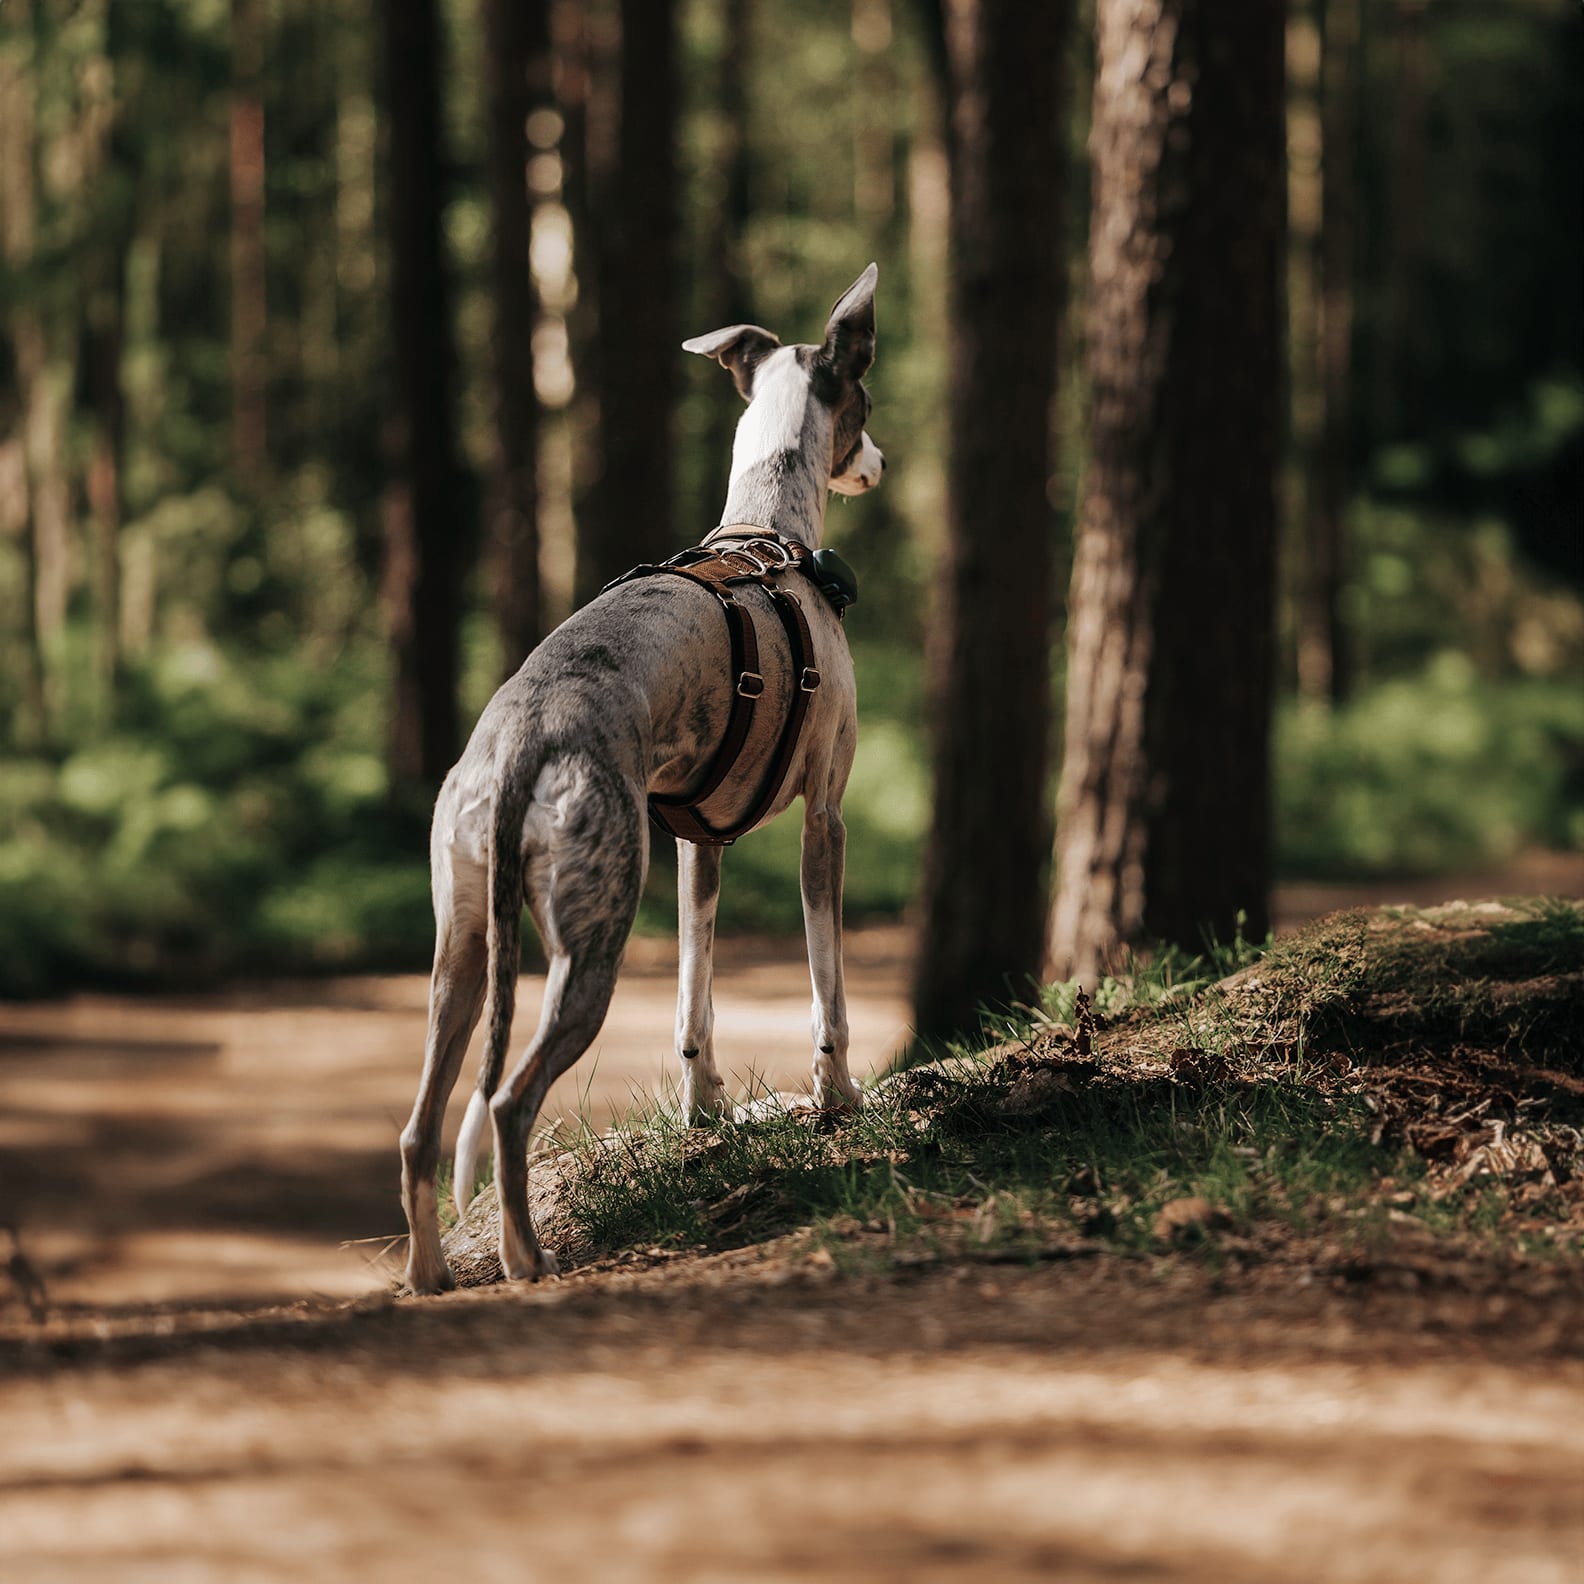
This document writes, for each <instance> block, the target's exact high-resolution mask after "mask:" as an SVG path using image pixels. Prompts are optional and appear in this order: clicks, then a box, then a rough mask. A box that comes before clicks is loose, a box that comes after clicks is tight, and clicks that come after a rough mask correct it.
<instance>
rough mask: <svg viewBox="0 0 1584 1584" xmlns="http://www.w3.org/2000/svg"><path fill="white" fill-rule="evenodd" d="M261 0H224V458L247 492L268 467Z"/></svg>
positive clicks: (263, 23) (263, 19)
mask: <svg viewBox="0 0 1584 1584" xmlns="http://www.w3.org/2000/svg"><path fill="white" fill-rule="evenodd" d="M265 27H266V17H265V7H264V0H231V456H232V462H233V465H234V466H235V468H236V472H237V478H238V480H239V481H240V483H241V484H242V486H243V487H244V488H245V489H246V490H248V491H249V492H251V493H253V494H255V495H257V494H258V493H259V492H260V491H261V490H262V488H263V485H264V480H265V472H266V468H267V464H268V430H267V424H266V389H267V378H268V364H267V361H266V356H265V337H266V335H267V332H268V311H267V307H266V298H265V276H264V85H263V76H264V49H265Z"/></svg>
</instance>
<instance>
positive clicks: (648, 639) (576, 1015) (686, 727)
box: [401, 264, 885, 1293]
mask: <svg viewBox="0 0 1584 1584" xmlns="http://www.w3.org/2000/svg"><path fill="white" fill-rule="evenodd" d="M877 273H878V272H877V271H876V268H875V266H874V265H873V264H871V265H870V266H869V268H868V269H866V270H865V271H864V272H863V274H862V275H860V276H859V277H858V279H857V280H856V281H855V282H854V283H853V284H852V286H850V287H849V288H848V290H847V291H846V292H845V293H844V294H843V295H842V297H841V299H840V300H839V301H838V302H837V304H836V306H835V308H834V309H833V310H832V311H831V316H830V321H829V323H828V324H827V325H826V327H825V339H824V341H823V343H822V344H821V345H819V346H782V345H781V343H780V341H779V340H778V339H777V338H776V337H775V336H774V335H772V334H771V333H770V332H769V331H768V330H762V329H760V328H759V327H758V326H756V325H733V326H731V327H730V328H728V329H725V330H717V331H715V332H714V333H712V334H710V335H705V336H699V337H697V338H696V339H694V340H692V341H687V342H684V343H683V345H684V347H685V349H686V350H688V351H690V352H698V353H702V354H703V355H705V356H707V357H713V358H716V359H717V360H718V361H719V362H720V363H721V364H722V365H723V366H724V367H725V368H726V369H727V370H729V371H730V373H731V375H732V377H733V379H734V380H735V381H736V385H737V389H738V391H739V392H740V394H741V395H742V397H743V399H744V400H745V401H746V402H747V403H748V410H747V412H745V413H744V414H743V417H742V419H741V421H740V422H739V423H738V426H737V435H736V441H735V444H734V446H733V450H732V469H731V484H730V487H729V489H728V491H727V499H726V509H725V512H724V513H723V515H722V519H721V521H722V524H723V525H724V526H726V527H728V528H731V527H741V526H742V525H753V526H754V527H757V528H759V529H762V530H765V531H767V532H768V533H771V534H775V535H779V536H780V537H781V538H782V539H784V540H791V541H796V542H797V543H799V544H801V545H803V546H805V547H806V548H807V549H809V550H811V551H812V550H815V549H817V548H818V547H819V543H820V537H821V534H822V532H823V529H824V525H825V506H826V500H827V492H828V491H829V490H836V491H837V492H839V493H840V494H843V495H857V494H861V493H862V492H863V491H865V490H868V489H872V488H873V487H874V486H875V485H876V484H877V483H878V482H879V481H880V474H881V471H882V469H883V468H884V466H885V459H884V458H883V457H882V456H881V454H880V452H879V450H878V449H877V448H876V447H875V445H874V443H873V442H872V441H871V440H870V439H869V436H868V435H867V434H866V433H865V432H864V424H865V422H866V420H867V418H868V415H869V395H868V392H867V391H866V390H865V389H864V386H863V376H864V374H865V373H866V372H867V371H868V369H869V366H870V364H871V363H872V362H873V359H874V290H875V280H876V276H877ZM717 531H718V530H717ZM785 576H786V577H787V579H788V580H797V579H798V574H796V573H792V572H788V573H787V574H785ZM800 581H802V582H804V583H805V584H806V580H800ZM808 592H810V593H812V586H811V585H810V586H808ZM740 598H741V602H742V603H743V604H744V605H745V606H748V607H749V608H750V610H749V614H750V617H751V619H754V625H755V628H756V630H757V634H758V639H759V644H760V665H759V669H760V672H761V673H762V675H763V694H762V698H761V703H762V705H763V706H764V707H762V708H760V709H759V710H758V711H757V716H756V722H755V724H754V726H753V727H752V728H751V729H750V733H749V736H748V740H747V742H746V745H745V750H744V753H743V756H742V758H741V759H740V760H739V765H740V766H741V767H742V769H741V773H740V775H739V776H738V777H736V778H735V779H728V781H727V782H726V783H724V784H723V785H722V787H721V788H720V790H719V792H718V793H716V794H715V795H714V797H713V798H712V802H722V803H724V804H725V805H727V806H728V807H729V806H730V805H731V803H732V801H733V800H732V796H731V794H732V793H736V794H737V796H736V809H737V811H738V812H741V811H743V810H746V809H748V808H749V807H750V805H751V803H752V800H753V798H754V796H755V791H756V788H757V786H758V784H759V781H760V780H761V779H762V777H763V775H764V769H763V767H764V765H765V763H766V760H767V758H768V757H769V754H770V750H771V745H772V744H773V741H774V738H775V735H776V731H777V723H778V722H780V721H783V720H785V719H786V717H787V711H788V708H789V705H790V702H791V698H792V693H793V689H794V687H795V686H796V685H797V679H796V678H795V677H794V676H793V666H792V653H791V642H790V640H789V639H788V637H787V635H786V634H785V633H784V632H783V631H782V630H781V623H780V622H778V621H776V620H774V619H771V620H765V619H764V618H765V617H766V616H767V615H769V614H770V609H771V607H770V603H769V601H770V596H769V594H768V593H767V591H766V590H765V589H764V588H761V587H758V586H750V587H746V588H743V589H742V590H741V591H740ZM802 606H803V609H804V611H805V613H806V615H807V618H808V625H809V629H810V634H811V637H812V641H813V647H814V664H815V665H816V666H817V668H818V671H819V673H820V682H819V686H818V687H817V689H816V690H815V691H814V692H813V693H812V694H811V695H810V696H809V704H808V713H807V716H806V718H805V720H804V728H803V732H802V735H801V737H800V739H799V741H798V746H797V749H796V753H795V756H794V757H793V758H792V760H791V763H790V767H789V769H788V772H787V774H786V777H785V780H784V781H783V783H782V785H781V789H780V791H779V794H778V795H777V796H776V797H775V799H774V801H773V803H772V804H771V806H770V807H769V809H768V811H767V812H766V814H765V816H764V819H766V820H768V819H773V818H774V817H775V816H776V815H777V814H780V813H781V812H782V811H783V810H784V809H785V808H786V807H787V806H788V805H789V804H790V803H791V802H792V800H793V799H794V798H795V797H798V796H801V797H802V798H803V804H804V811H803V850H802V863H801V882H802V893H803V915H804V921H805V925H806V929H807V935H808V954H809V975H810V978H811V980H812V983H813V989H814V1016H813V1035H814V1047H815V1050H814V1093H815V1098H816V1101H817V1102H819V1103H830V1102H845V1103H856V1101H857V1098H858V1089H857V1086H856V1085H855V1084H854V1083H853V1080H852V1078H851V1076H850V1075H849V1073H848V1070H847V1011H846V1001H845V994H844V990H843V985H842V961H841V892H842V870H843V860H844V849H845V839H846V838H845V832H844V829H843V826H842V820H841V800H842V793H843V791H844V789H845V787H846V784H847V775H848V772H849V770H850V769H851V767H852V758H853V749H854V746H855V742H856V717H855V707H856V689H855V686H854V681H853V667H852V659H851V656H850V655H849V653H848V649H847V642H846V638H845V636H844V635H843V631H842V627H841V623H840V621H839V619H838V617H837V615H836V612H835V610H834V609H833V608H832V607H831V606H830V605H828V604H827V603H826V601H825V600H823V599H820V598H817V597H814V598H805V599H804V600H803V601H802ZM730 659H731V655H730V648H729V640H728V632H727V626H726V623H725V622H724V621H723V619H722V612H721V609H720V606H719V604H718V602H717V600H716V598H715V597H714V596H713V595H711V594H710V593H709V592H708V591H707V590H705V589H702V588H700V587H698V586H696V585H693V584H691V583H689V582H688V581H687V580H685V579H684V578H681V577H647V578H642V579H638V580H635V581H631V582H623V583H620V584H613V585H612V586H611V587H610V588H608V589H607V590H606V591H605V592H604V593H602V594H601V595H600V596H599V597H598V598H597V599H595V600H593V601H591V602H590V603H589V604H588V605H587V606H585V607H584V608H583V609H582V610H580V611H578V612H577V613H576V614H575V615H573V616H572V617H571V618H570V619H568V620H567V621H565V622H563V623H562V625H561V626H560V627H558V628H557V629H556V630H555V631H554V632H553V633H551V634H550V636H549V637H548V638H546V639H545V641H544V642H543V643H542V644H540V645H539V647H538V648H537V649H535V650H534V652H533V653H532V654H531V655H529V657H528V658H527V660H526V661H524V662H523V666H522V669H521V670H519V671H518V672H517V674H516V675H515V676H514V677H513V678H512V679H511V680H510V681H509V682H507V683H505V684H504V686H502V687H501V689H500V691H499V692H498V693H496V695H495V697H494V698H493V699H491V700H490V702H489V705H488V707H487V708H486V709H485V710H484V713H483V714H482V715H481V716H480V717H479V722H478V725H477V726H476V727H475V728H474V731H473V735H472V738H471V739H470V740H469V742H468V745H467V748H466V750H465V751H464V752H463V755H462V757H461V759H460V760H459V761H458V763H457V765H456V767H455V769H453V770H452V772H451V774H450V775H449V776H447V778H446V782H445V786H444V787H443V788H442V790H441V793H440V798H439V801H438V803H437V804H436V807H435V817H434V831H433V835H432V838H431V843H430V863H431V869H432V879H433V890H434V907H435V924H436V939H435V961H434V972H433V976H432V978H431V981H430V989H429V1029H428V1036H427V1040H426V1043H425V1049H424V1067H423V1078H422V1081H421V1083H420V1086H419V1090H418V1098H417V1101H416V1102H415V1104H414V1106H413V1113H412V1117H411V1119H410V1120H409V1122H408V1123H407V1126H406V1128H405V1129H404V1130H403V1132H402V1138H401V1154H402V1206H403V1208H404V1210H405V1211H406V1213H407V1225H408V1229H409V1231H410V1234H411V1235H410V1238H409V1245H408V1256H407V1284H408V1286H409V1287H410V1288H411V1289H412V1290H413V1291H414V1292H418V1293H433V1292H438V1291H440V1290H442V1289H444V1288H448V1287H450V1286H452V1285H453V1279H452V1275H451V1271H450V1269H449V1268H448V1266H447V1265H446V1261H445V1256H444V1254H443V1252H442V1250H441V1245H440V1226H439V1217H438V1206H437V1200H436V1188H435V1175H436V1169H437V1167H438V1164H439V1157H440V1128H441V1122H442V1119H443V1117H444V1113H445V1106H446V1101H447V1100H448V1099H449V1097H450V1094H451V1090H452V1087H453V1085H454V1084H455V1082H456V1079H457V1074H458V1072H459V1070H460V1068H461V1065H462V1059H463V1056H464V1054H465V1052H466V1050H467V1045H468V1041H469V1039H470V1038H471V1036H472V1033H473V1030H474V1028H475V1027H476V1025H477V1024H478V1021H479V1016H480V1013H481V1011H482V1010H483V1008H484V1007H485V1006H486V1005H487V1006H488V1008H489V1017H488V1021H487V1024H486V1028H487V1044H486V1048H485V1052H484V1059H483V1062H482V1065H481V1069H480V1073H479V1081H478V1089H477V1092H476V1093H475V1094H474V1095H473V1097H472V1100H471V1103H470V1104H469V1106H468V1110H467V1116H466V1118H465V1120H464V1122H463V1126H462V1133H461V1137H460V1138H459V1139H458V1142H457V1158H456V1173H455V1184H456V1194H457V1202H458V1205H459V1207H461V1208H465V1207H466V1201H467V1197H468V1195H469V1194H470V1192H471V1187H472V1182H473V1174H474V1166H475V1162H476V1160H477V1157H478V1154H479V1151H480V1148H481V1146H482V1143H483V1134H484V1129H485V1125H486V1123H493V1127H494V1141H493V1142H494V1156H495V1180H496V1185H497V1192H498V1194H499V1199H500V1208H501V1231H500V1257H501V1265H502V1267H503V1269H504V1270H505V1273H506V1275H507V1277H508V1278H512V1279H519V1278H523V1277H530V1278H533V1277H539V1276H543V1275H546V1274H551V1273H554V1272H555V1270H556V1261H555V1256H554V1255H553V1254H552V1253H551V1252H550V1251H549V1250H548V1249H545V1248H542V1247H541V1246H540V1244H539V1240H538V1238H537V1237H536V1236H535V1233H534V1228H533V1224H532V1220H531V1218H530V1216H529V1211H528V1194H527V1186H528V1184H527V1148H528V1140H529V1137H530V1133H531V1130H532V1128H533V1124H534V1121H535V1118H536V1117H537V1115H538V1112H539V1108H540V1106H541V1105H542V1104H543V1102H544V1098H545V1094H546V1092H547V1091H548V1090H549V1088H550V1086H551V1084H552V1083H554V1082H555V1080H556V1079H557V1078H558V1077H560V1076H561V1074H562V1073H564V1072H565V1071H566V1070H567V1068H569V1067H570V1066H571V1065H572V1064H573V1063H574V1062H575V1061H576V1060H577V1059H578V1057H580V1056H581V1055H582V1054H583V1053H584V1051H586V1050H587V1049H588V1047H589V1046H590V1044H591V1043H592V1042H593V1040H594V1038H595V1036H596V1035H597V1034H598V1033H599V1030H600V1027H601V1025H602V1024H603V1022H604V1020H605V1013H606V1009H607V1008H608V1006H609V1004H610V998H611V992H612V990H613V989H614V988H615V985H616V974H617V970H618V968H619V967H620V965H621V960H622V953H623V951H624V949H625V947H626V942H627V935H628V932H629V930H630V929H631V928H632V922H633V917H634V915H635V913H636V911H637V908H638V898H639V894H640V892H641V891H642V889H643V883H644V876H645V874H646V873H647V869H648V861H649V835H648V826H647V821H646V817H645V816H646V802H647V799H648V797H649V795H650V794H651V793H654V794H656V795H660V796H664V795H668V794H672V795H674V794H678V793H686V792H688V791H689V789H690V788H692V787H695V786H696V785H697V784H698V782H699V780H700V778H701V776H702V775H704V774H705V773H706V771H707V769H708V767H709V766H710V764H711V761H712V758H713V757H714V755H715V752H716V750H717V748H718V747H719V745H720V743H721V741H722V737H723V734H724V732H725V730H726V723H727V720H728V717H729V715H730V711H731V704H732V693H733V678H732V676H731V674H730V673H731V665H730ZM760 823H763V821H761V822H760ZM720 862H721V849H720V847H719V846H700V845H694V844H693V843H691V842H686V841H679V842H678V843H677V870H678V874H677V890H678V895H679V901H680V906H679V913H680V920H679V924H680V935H681V973H680V984H679V990H678V1000H677V1019H676V1051H677V1057H678V1059H679V1061H680V1063H681V1096H682V1104H683V1107H684V1111H685V1113H686V1116H687V1117H688V1119H689V1120H690V1121H691V1120H695V1119H697V1118H699V1117H701V1116H703V1115H706V1114H712V1113H718V1112H720V1111H722V1110H724V1109H725V1108H726V1105H727V1101H726V1094H725V1086H724V1085H723V1084H722V1082H721V1077H720V1074H719V1072H718V1070H717V1068H716V1065H715V1051H714V1044H713V1034H712V1030H713V1023H714V1012H713V1009H712V1007H711V1001H710V996H711V979H712V952H713V946H714V936H715V907H716V901H717V898H718V896H719V890H720ZM525 903H526V905H527V906H528V908H529V909H530V910H531V911H532V913H533V917H534V922H535V924H536V925H537V926H538V929H539V934H540V937H541V938H542V940H543V942H544V946H545V950H546V952H547V954H548V956H549V976H548V980H547V983H546V985H545V994H544V1005H543V1008H542V1009H541V1012H540V1017H539V1027H538V1029H537V1030H536V1031H535V1033H534V1037H533V1039H532V1040H531V1041H530V1043H529V1045H528V1048H527V1050H526V1051H525V1052H524V1053H523V1055H522V1057H521V1058H520V1060H519V1061H518V1062H517V1063H516V1065H515V1066H514V1067H512V1068H511V1070H510V1072H506V1073H505V1076H504V1081H503V1079H502V1074H503V1071H504V1068H505V1059H506V1047H507V1042H508V1041H509V1039H510V1037H511V1023H512V1011H513V1006H514V998H515V993H516V981H517V967H518V956H519V950H520V939H521V929H522V909H523V906H524V904H525Z"/></svg>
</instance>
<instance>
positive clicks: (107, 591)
mask: <svg viewBox="0 0 1584 1584" xmlns="http://www.w3.org/2000/svg"><path fill="white" fill-rule="evenodd" d="M129 3H130V0H107V4H106V7H105V55H106V59H107V64H108V67H109V72H108V75H107V76H106V78H105V84H104V93H103V97H102V98H100V99H98V100H97V101H96V102H95V103H94V104H93V105H92V107H91V109H90V111H89V116H90V119H91V120H92V122H93V123H94V124H95V130H96V143H97V148H96V150H95V155H94V162H95V166H96V167H97V168H96V171H95V207H94V224H93V232H92V242H91V244H90V258H89V261H88V264H87V268H86V270H85V290H84V302H83V309H84V312H83V324H82V343H81V352H80V357H81V373H82V385H83V390H84V394H85V395H86V397H87V408H88V414H89V420H90V441H89V454H88V472H87V481H86V482H87V495H88V515H89V521H90V530H89V531H90V562H91V565H92V568H93V593H94V625H93V665H94V680H95V685H96V705H97V708H98V711H99V716H100V722H101V724H102V725H108V724H109V723H110V722H112V721H113V720H114V719H115V716H116V713H117V709H118V706H119V703H120V695H121V684H122V671H123V658H124V657H123V652H122V643H121V524H122V519H123V517H124V515H125V514H124V507H123V500H122V491H123V466H122V463H123V455H124V451H125V446H126V396H125V392H124V390H123V388H122V383H121V357H122V352H123V350H124V348H125V344H126V295H127V280H126V272H127V255H128V254H129V252H130V251H131V247H132V241H133V237H134V234H135V230H136V216H137V208H138V181H139V173H140V166H141V161H140V159H139V156H138V151H137V150H136V149H135V148H134V147H133V144H132V136H133V134H132V128H133V127H134V126H135V125H136V124H137V121H138V102H137V85H136V83H135V82H134V81H131V80H129V79H130V70H131V62H132V52H131V49H130V46H129V41H128V36H127V35H128V23H129V20H130V19H129V15H128V12H127V10H126V7H127V5H128V4H129Z"/></svg>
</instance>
